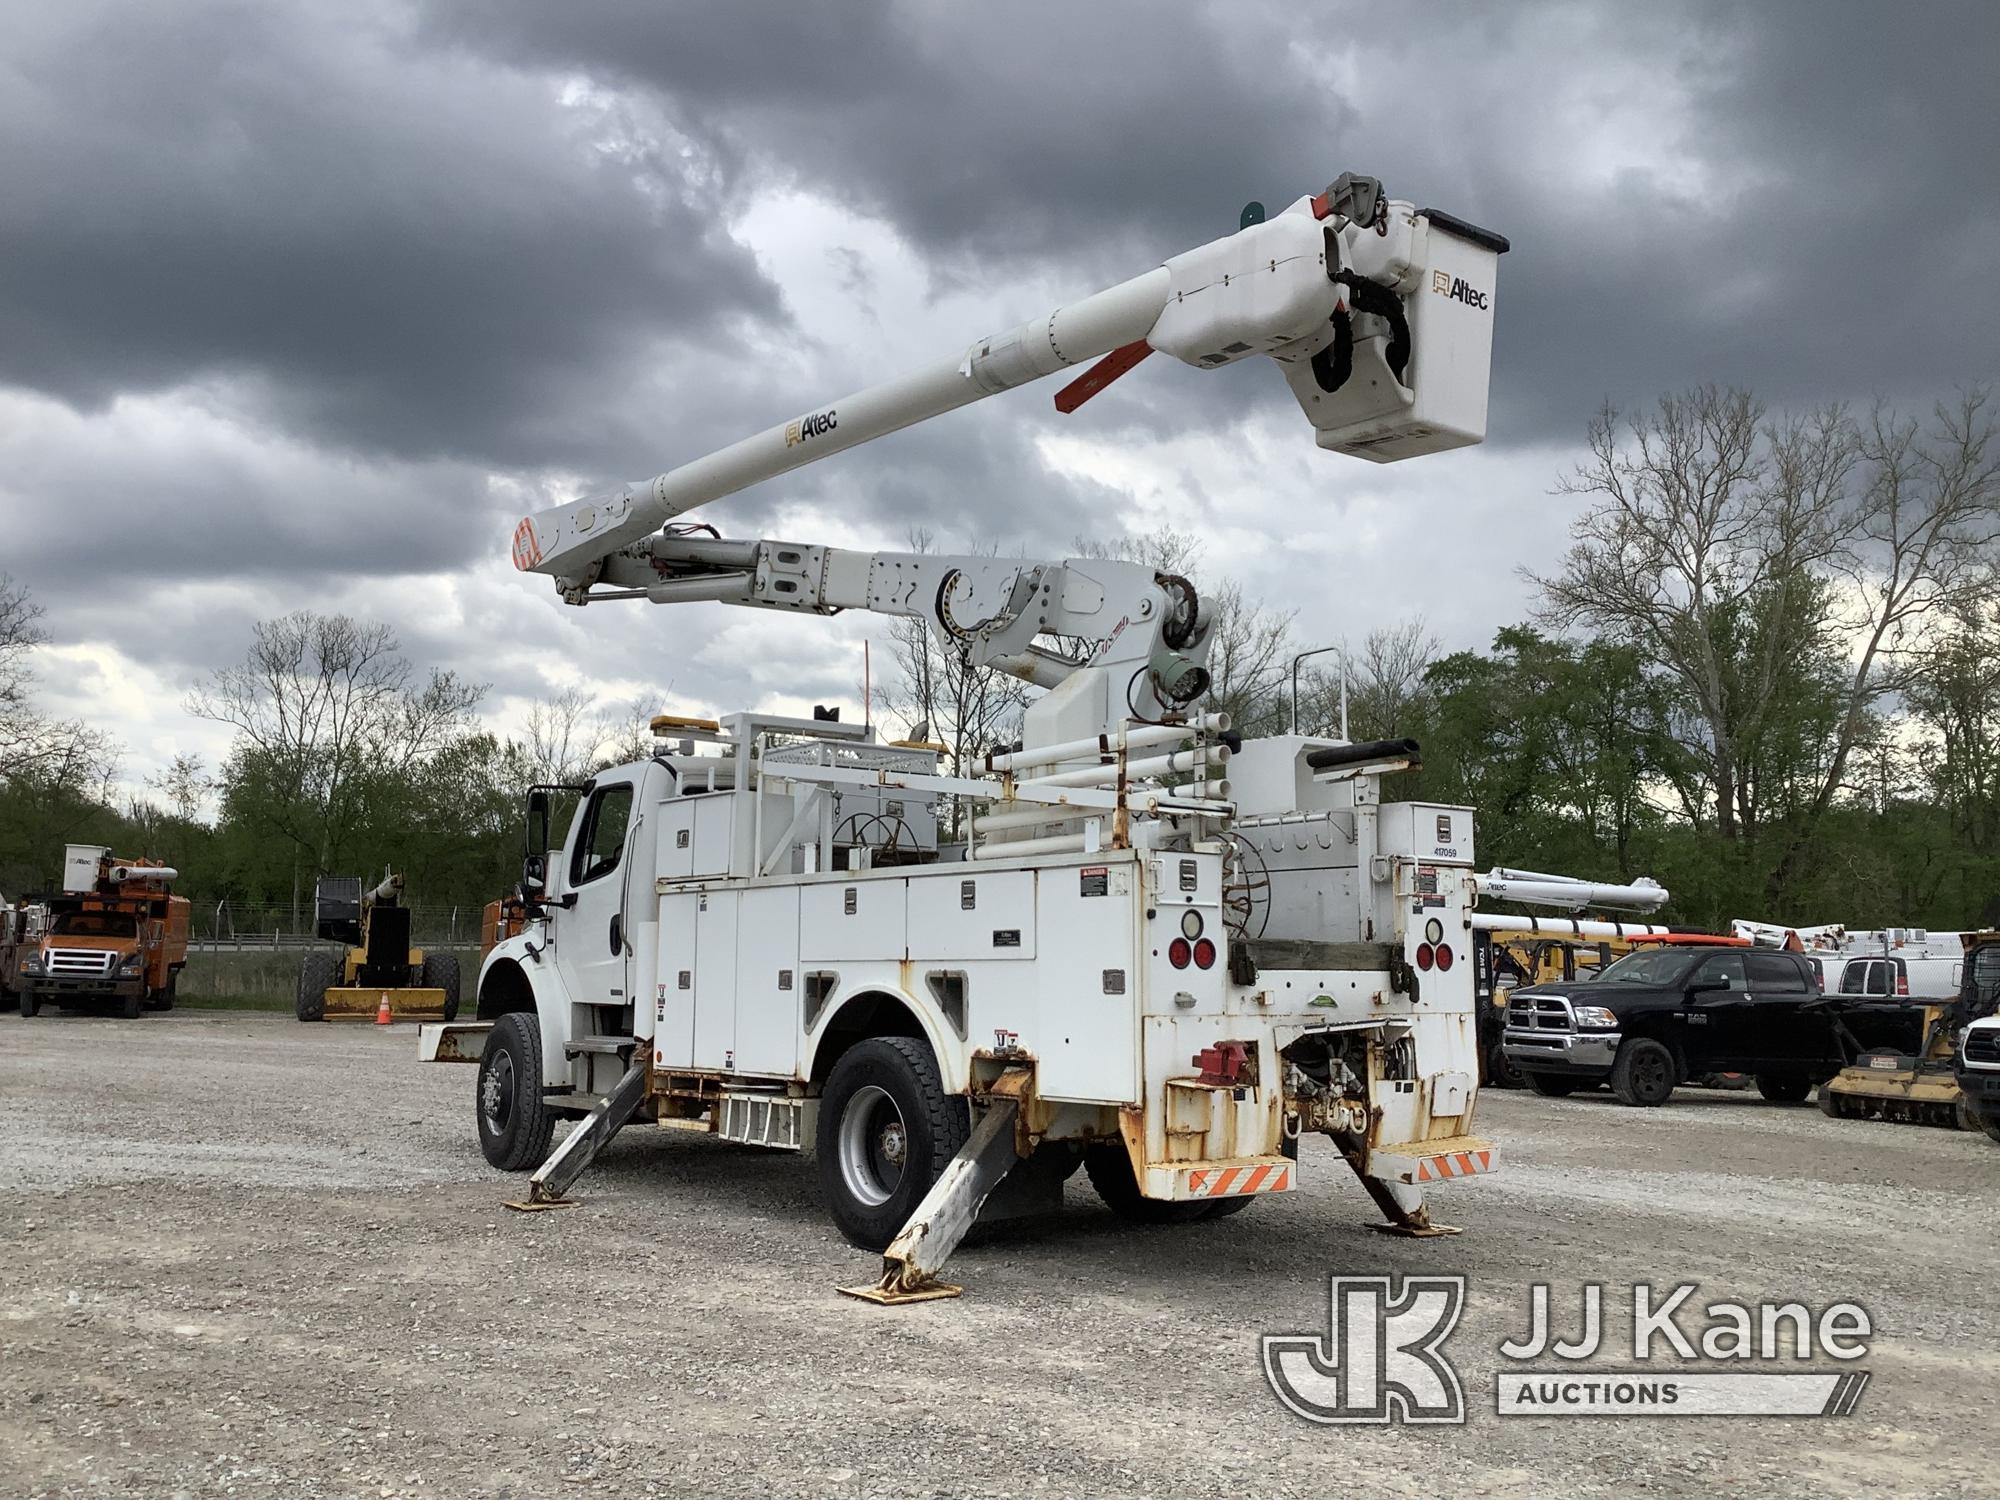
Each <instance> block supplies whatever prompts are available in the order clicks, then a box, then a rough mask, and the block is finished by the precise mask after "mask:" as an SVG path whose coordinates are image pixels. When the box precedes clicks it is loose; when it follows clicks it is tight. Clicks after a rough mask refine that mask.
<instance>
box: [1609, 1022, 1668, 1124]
mask: <svg viewBox="0 0 2000 1500" xmlns="http://www.w3.org/2000/svg"><path fill="white" fill-rule="evenodd" d="M1679 1081H1680V1069H1679V1068H1677V1067H1676V1066H1675V1065H1674V1055H1673V1053H1671V1052H1669V1051H1668V1050H1667V1047H1666V1044H1665V1043H1664V1042H1656V1041H1654V1040H1653V1039H1652V1038H1651V1037H1649V1036H1628V1037H1627V1038H1625V1041H1624V1043H1623V1044H1622V1045H1621V1046H1620V1047H1619V1048H1618V1060H1617V1061H1616V1062H1615V1063H1613V1064H1612V1065H1611V1092H1612V1093H1614V1094H1616V1095H1617V1096H1618V1102H1619V1103H1620V1104H1627V1105H1630V1106H1632V1107H1633V1108H1635V1109H1655V1108H1657V1107H1659V1106H1660V1105H1662V1104H1665V1103H1666V1102H1667V1101H1668V1100H1669V1099H1671V1098H1673V1096H1674V1085H1675V1084H1676V1083H1678V1082H1679Z"/></svg>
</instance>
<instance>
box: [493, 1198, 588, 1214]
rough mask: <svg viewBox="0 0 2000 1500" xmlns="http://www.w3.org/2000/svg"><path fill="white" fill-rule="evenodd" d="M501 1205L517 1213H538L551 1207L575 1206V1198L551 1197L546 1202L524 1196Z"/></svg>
mask: <svg viewBox="0 0 2000 1500" xmlns="http://www.w3.org/2000/svg"><path fill="white" fill-rule="evenodd" d="M502 1206H503V1207H506V1208H511V1209H513V1210H514V1212H515V1213H517V1214H538V1213H542V1212H544V1211H545V1210H547V1209H551V1208H575V1207H576V1199H574V1198H551V1199H549V1200H548V1201H546V1202H543V1203H537V1202H536V1201H535V1200H534V1199H533V1198H524V1199H522V1200H521V1201H519V1202H518V1203H517V1202H514V1201H512V1200H509V1201H508V1202H507V1203H506V1204H504V1205H502Z"/></svg>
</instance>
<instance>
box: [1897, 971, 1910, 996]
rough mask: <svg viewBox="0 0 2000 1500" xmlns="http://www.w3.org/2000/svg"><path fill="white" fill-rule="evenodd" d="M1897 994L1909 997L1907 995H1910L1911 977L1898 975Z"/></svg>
mask: <svg viewBox="0 0 2000 1500" xmlns="http://www.w3.org/2000/svg"><path fill="white" fill-rule="evenodd" d="M1896 993H1897V994H1899V995H1907V994H1909V993H1910V976H1909V975H1907V974H1898V975H1897V976H1896Z"/></svg>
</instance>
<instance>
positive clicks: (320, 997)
mask: <svg viewBox="0 0 2000 1500" xmlns="http://www.w3.org/2000/svg"><path fill="white" fill-rule="evenodd" d="M339 977H340V961H339V960H338V959H336V958H335V957H334V956H333V955H332V954H331V953H322V952H320V951H318V950H317V949H315V950H314V951H313V952H311V953H308V954H307V955H306V956H305V957H304V958H303V959H302V960H300V962H299V991H298V994H297V996H296V997H295V998H294V1001H293V1006H292V1008H293V1010H294V1011H295V1012H296V1013H297V1015H298V1018H299V1019H300V1020H301V1021H324V1020H325V1019H326V992H327V991H328V990H330V989H332V988H333V982H334V980H335V979H337V978H339Z"/></svg>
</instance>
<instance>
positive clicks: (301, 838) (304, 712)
mask: <svg viewBox="0 0 2000 1500" xmlns="http://www.w3.org/2000/svg"><path fill="white" fill-rule="evenodd" d="M414 675H415V674H414V672H413V670H412V668H411V666H410V664H409V663H408V662H407V661H406V660H404V658H403V656H402V655H401V648H400V646H399V645H398V644H397V641H396V637H395V633H394V632H393V631H391V630H390V628H389V627H388V626H387V625H382V624H370V623H366V622H363V621H359V620H355V619H351V618H349V617H348V616H346V615H320V614H315V613H313V612H311V611H309V610H301V611H299V612H297V613H295V614H289V615H286V616H284V617H283V618H281V619H276V620H262V621H259V622H258V623H257V625H256V627H255V633H254V637H253V640H252V642H251V646H250V650H249V653H248V655H247V656H246V657H245V658H244V661H243V664H242V665H241V666H237V667H227V668H223V669H221V670H219V671H217V672H215V673H214V674H213V676H212V677H211V678H210V680H209V683H208V685H207V686H206V687H203V688H200V689H197V690H196V691H195V692H193V693H191V694H190V695H189V697H188V700H187V710H188V712H189V713H191V714H194V715H195V716H197V717H198V718H204V719H210V720H213V721H214V722H216V723H220V724H228V725H231V726H232V727H234V728H235V730H236V735H237V738H236V746H235V748H234V750H233V751H232V753H231V758H230V759H231V763H230V765H229V767H228V768H227V769H226V771H225V779H229V780H233V781H234V782H235V783H236V784H237V785H238V786H249V785H254V787H255V789H256V796H255V798H254V803H255V805H256V806H257V808H258V811H259V813H260V814H261V816H262V817H263V818H264V819H266V820H267V821H268V822H269V823H270V825H271V826H272V828H273V829H274V830H275V831H276V832H278V833H279V834H280V835H282V836H283V837H285V838H287V839H288V840H290V841H291V842H292V843H293V844H294V845H295V846H296V847H297V848H298V850H299V852H300V853H301V854H302V855H303V856H304V857H305V858H306V859H307V860H308V861H310V862H312V863H313V864H314V865H315V866H316V867H317V868H318V869H320V870H322V871H323V870H327V869H330V868H332V867H333V866H334V865H335V864H336V863H337V862H338V860H339V857H340V854H341V850H342V848H343V846H344V844H345V842H346V840H347V837H348V835H349V834H350V833H351V832H352V831H353V830H354V828H355V827H356V825H357V823H358V822H359V820H360V819H361V818H362V816H363V815H364V814H365V812H366V810H367V803H368V797H367V788H368V786H369V783H370V782H371V781H377V780H378V778H384V777H396V776H402V775H407V773H409V772H411V771H413V770H414V769H416V768H418V767H420V766H421V765H423V764H425V763H427V762H428V761H430V760H431V759H432V758H433V757H435V756H436V755H437V754H438V753H439V751H440V750H442V749H443V748H445V747H446V746H447V745H448V744H449V743H451V742H452V741H453V740H454V739H455V738H456V737H457V736H459V735H460V734H462V733H463V732H464V731H465V729H466V727H467V720H468V718H469V717H470V715H471V713H472V711H473V710H474V709H475V708H476V707H477V706H478V704H479V700H480V699H481V697H483V696H484V694H485V689H484V688H483V687H481V686H478V685H476V684H472V683H467V682H464V681H461V680H460V679H459V678H458V677H457V676H456V675H455V674H453V673H450V672H441V671H433V672H432V673H431V674H430V676H429V677H428V678H426V679H424V680H422V681H421V682H413V678H414ZM378 784H379V782H378Z"/></svg>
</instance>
